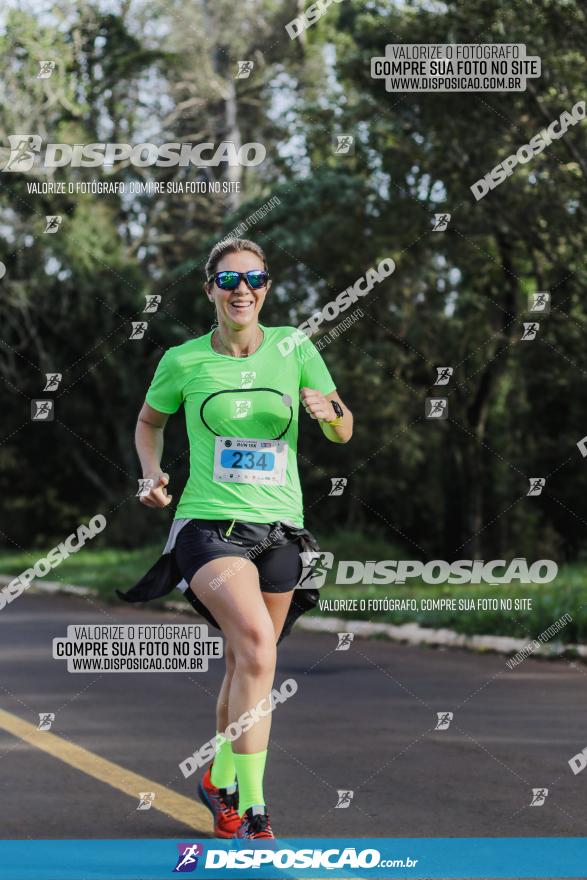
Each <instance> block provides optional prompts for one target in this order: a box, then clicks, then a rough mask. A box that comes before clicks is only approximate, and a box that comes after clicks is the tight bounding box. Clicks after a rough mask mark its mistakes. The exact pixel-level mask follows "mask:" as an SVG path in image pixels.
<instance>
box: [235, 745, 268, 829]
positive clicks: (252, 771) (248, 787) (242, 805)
mask: <svg viewBox="0 0 587 880" xmlns="http://www.w3.org/2000/svg"><path fill="white" fill-rule="evenodd" d="M233 758H234V765H235V767H236V778H237V779H238V811H239V813H240V815H241V816H242V815H243V814H244V813H245V811H246V810H248V809H249V807H252V806H253V805H254V804H259V805H260V806H263V805H264V803H265V798H264V796H263V774H264V773H265V761H266V760H267V749H265V751H264V752H256V753H255V754H254V755H238V754H236V752H235V753H234V754H233Z"/></svg>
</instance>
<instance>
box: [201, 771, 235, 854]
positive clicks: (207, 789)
mask: <svg viewBox="0 0 587 880" xmlns="http://www.w3.org/2000/svg"><path fill="white" fill-rule="evenodd" d="M211 769H212V767H211V766H210V767H208V769H207V770H206V772H205V773H204V776H203V778H202V781H201V782H200V784H199V786H198V794H199V795H200V800H201V801H202V803H203V804H204V806H205V807H208V809H209V810H210V812H211V813H212V816H213V817H214V834H215V836H216V837H234V836H235V833H236V832H237V831H238V829H239V828H240V825H241V818H240V816H239V814H238V811H237V808H238V791H237V788H236V785H231V786H230V787H229V788H216V786H215V785H213V784H212V780H211V778H210V770H211Z"/></svg>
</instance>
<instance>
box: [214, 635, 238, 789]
mask: <svg viewBox="0 0 587 880" xmlns="http://www.w3.org/2000/svg"><path fill="white" fill-rule="evenodd" d="M224 662H225V664H226V672H225V673H224V679H223V681H222V685H221V687H220V693H219V694H218V700H217V701H216V737H217V741H216V755H215V756H214V762H213V764H212V769H211V772H210V780H211V782H212V785H214V786H216V788H226V789H229V790H231V789H232V786H233V785H234V784H235V783H236V769H235V766H234V757H233V754H232V743H231V742H230V740H227V739H225V737H224V736H223V734H224V731H225V730H226V728H227V727H228V695H229V692H230V685H231V682H232V676H233V674H234V666H235V660H234V653H233V651H232V648H231V646H230V642H229V641H228V640H226V641H225V644H224Z"/></svg>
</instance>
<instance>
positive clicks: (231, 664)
mask: <svg viewBox="0 0 587 880" xmlns="http://www.w3.org/2000/svg"><path fill="white" fill-rule="evenodd" d="M235 662H236V661H235V656H234V652H233V650H232V646H231V644H230V642H229V641H228V639H226V641H225V643H224V663H225V666H226V671H225V673H224V679H223V681H222V685H221V686H220V691H219V693H218V700H217V701H216V730H220V731H222V732H224V731H225V730H226V728H227V727H228V695H229V693H230V685H231V682H232V676H233V675H234V668H235Z"/></svg>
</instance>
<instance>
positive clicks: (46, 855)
mask: <svg viewBox="0 0 587 880" xmlns="http://www.w3.org/2000/svg"><path fill="white" fill-rule="evenodd" d="M586 865H587V838H583V837H467V838H459V837H452V838H434V839H432V838H419V837H414V838H399V839H395V838H390V837H383V838H381V837H378V838H355V839H338V838H337V839H327V838H311V839H310V838H308V839H300V838H296V839H291V840H289V839H286V838H282V839H279V840H255V841H251V840H217V839H210V838H208V839H206V838H204V839H200V840H188V839H184V840H2V841H0V878H1V880H39V878H43V880H160V878H171V877H174V876H177V875H178V874H192V875H193V876H194V877H195V878H197V877H203V876H205V877H210V878H214V877H217V878H233V877H243V878H265V877H266V878H270V877H284V878H285V877H291V878H298V877H299V878H312V877H330V878H338V877H340V878H346V877H357V878H358V877H373V878H376V877H381V878H394V877H395V878H410V880H436V878H445V880H446V878H461V880H463V878H477V877H481V878H510V877H511V878H514V877H525V878H542V877H550V878H566V877H583V878H584V877H586V876H587V874H586V870H585V866H586Z"/></svg>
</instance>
